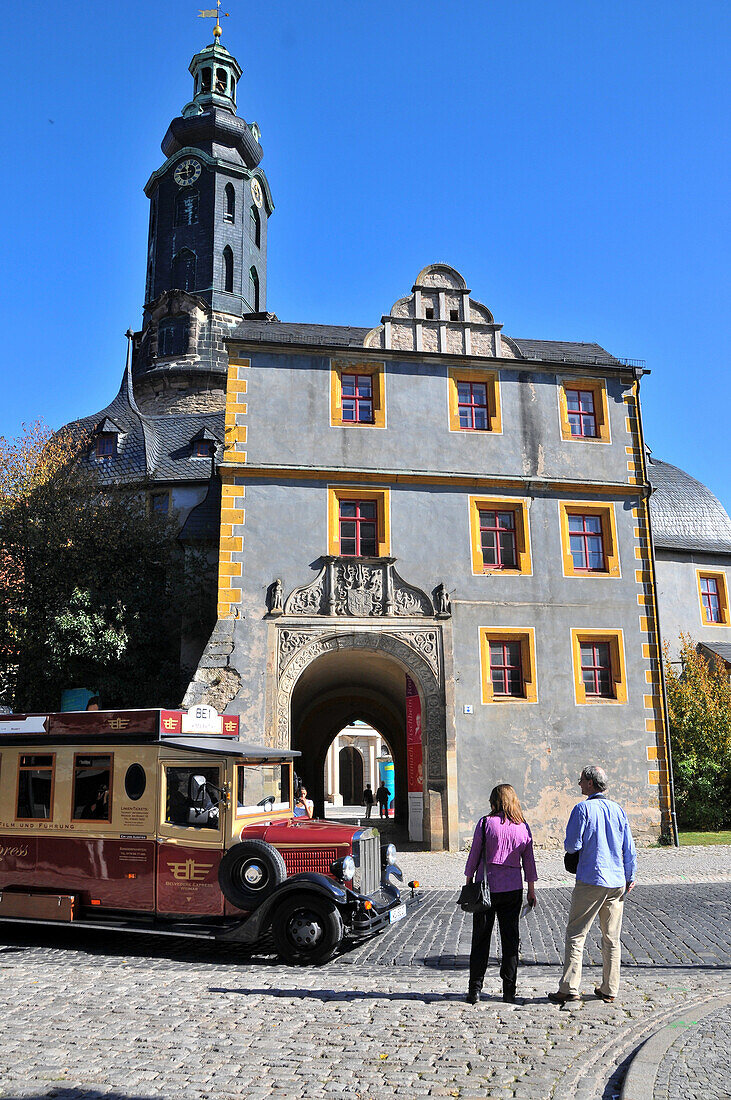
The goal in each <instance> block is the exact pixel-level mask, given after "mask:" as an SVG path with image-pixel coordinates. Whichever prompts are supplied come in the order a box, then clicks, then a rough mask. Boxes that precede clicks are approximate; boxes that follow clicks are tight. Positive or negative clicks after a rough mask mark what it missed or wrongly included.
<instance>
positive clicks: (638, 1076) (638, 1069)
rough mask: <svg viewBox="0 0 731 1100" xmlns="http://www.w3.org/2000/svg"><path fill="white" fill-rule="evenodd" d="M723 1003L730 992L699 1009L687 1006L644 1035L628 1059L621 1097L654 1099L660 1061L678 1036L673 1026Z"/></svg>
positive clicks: (730, 1000) (729, 999) (691, 1020)
mask: <svg viewBox="0 0 731 1100" xmlns="http://www.w3.org/2000/svg"><path fill="white" fill-rule="evenodd" d="M724 1005H731V996H724V997H714V999H713V1001H712V1002H710V1003H707V1004H705V1005H704V1006H702V1007H700V1008H698V1009H688V1010H687V1011H686V1012H684V1013H683V1015H682V1016H676V1017H675V1019H674V1020H671V1021H670V1022H669V1023H666V1024H664V1025H663V1027H662V1028H660V1030H659V1031H656V1032H655V1034H654V1035H651V1036H650V1038H649V1039H646V1040H645V1042H644V1043H643V1044H642V1046H641V1047H640V1048H639V1050H638V1051H637V1053H636V1054H635V1056H634V1058H633V1059H632V1061H631V1063H630V1067H629V1069H628V1071H627V1076H626V1077H625V1079H624V1084H623V1085H622V1091H621V1093H620V1100H653V1097H654V1093H655V1081H656V1078H657V1071H658V1070H659V1068H660V1063H661V1062H662V1060H663V1058H664V1057H665V1055H666V1054H667V1052H668V1051H669V1049H670V1047H671V1046H672V1045H673V1043H674V1042H675V1040H676V1039H678V1038H679V1033H678V1031H675V1030H674V1029H675V1028H676V1027H683V1026H685V1027H690V1026H691V1025H692V1024H695V1023H697V1022H698V1021H699V1020H702V1019H703V1018H704V1016H710V1015H711V1014H712V1013H714V1012H718V1010H719V1009H720V1008H723V1007H724Z"/></svg>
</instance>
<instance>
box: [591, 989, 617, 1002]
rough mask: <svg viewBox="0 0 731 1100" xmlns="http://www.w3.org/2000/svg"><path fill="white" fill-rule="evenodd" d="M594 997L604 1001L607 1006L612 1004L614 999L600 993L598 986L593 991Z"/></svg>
mask: <svg viewBox="0 0 731 1100" xmlns="http://www.w3.org/2000/svg"><path fill="white" fill-rule="evenodd" d="M594 996H595V997H598V998H599V1000H600V1001H606V1003H607V1004H608V1005H613V1004H614V997H610V996H609V994H608V993H602V991H601V989H600V988H599V987H598V986H597V988H596V989H595V990H594Z"/></svg>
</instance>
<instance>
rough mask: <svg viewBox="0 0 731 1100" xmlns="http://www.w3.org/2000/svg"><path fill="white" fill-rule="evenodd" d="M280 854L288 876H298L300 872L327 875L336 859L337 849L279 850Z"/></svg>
mask: <svg viewBox="0 0 731 1100" xmlns="http://www.w3.org/2000/svg"><path fill="white" fill-rule="evenodd" d="M280 854H281V856H282V859H283V860H284V865H285V867H286V868H287V874H288V875H298V874H300V872H301V871H317V872H318V873H319V874H321V875H329V874H330V864H331V863H334V862H335V860H336V859H338V849H337V848H284V849H280Z"/></svg>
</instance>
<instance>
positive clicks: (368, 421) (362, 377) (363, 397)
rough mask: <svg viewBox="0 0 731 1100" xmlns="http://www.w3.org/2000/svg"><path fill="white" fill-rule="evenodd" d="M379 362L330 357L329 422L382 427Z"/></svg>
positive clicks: (381, 366)
mask: <svg viewBox="0 0 731 1100" xmlns="http://www.w3.org/2000/svg"><path fill="white" fill-rule="evenodd" d="M383 373H384V364H383V363H358V364H355V363H347V362H346V361H344V360H336V359H333V360H332V361H331V371H330V423H331V425H333V426H339V425H343V426H344V425H350V424H362V425H370V426H372V427H376V428H385V426H386V417H385V409H384V404H383V393H384V380H383Z"/></svg>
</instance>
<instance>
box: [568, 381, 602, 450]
mask: <svg viewBox="0 0 731 1100" xmlns="http://www.w3.org/2000/svg"><path fill="white" fill-rule="evenodd" d="M566 411H567V413H568V417H569V426H570V427H571V434H572V435H574V436H576V437H577V438H579V439H593V438H596V412H595V411H594V394H593V393H592V391H591V390H571V389H568V388H567V390H566Z"/></svg>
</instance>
